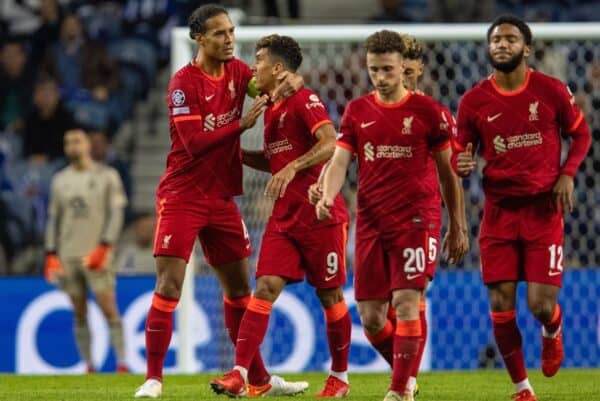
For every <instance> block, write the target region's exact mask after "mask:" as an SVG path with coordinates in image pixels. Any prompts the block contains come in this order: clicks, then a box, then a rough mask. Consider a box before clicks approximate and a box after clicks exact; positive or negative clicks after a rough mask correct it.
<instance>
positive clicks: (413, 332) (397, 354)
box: [390, 319, 421, 395]
mask: <svg viewBox="0 0 600 401" xmlns="http://www.w3.org/2000/svg"><path fill="white" fill-rule="evenodd" d="M420 341H421V321H420V319H417V320H398V321H397V322H396V334H395V335H394V367H393V371H392V385H391V386H390V390H393V391H395V392H397V393H399V394H401V395H403V394H404V393H405V391H406V384H407V383H408V378H409V377H410V374H411V371H412V369H411V368H412V366H413V364H414V363H415V359H416V358H417V355H418V353H419V342H420Z"/></svg>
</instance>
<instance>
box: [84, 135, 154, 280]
mask: <svg viewBox="0 0 600 401" xmlns="http://www.w3.org/2000/svg"><path fill="white" fill-rule="evenodd" d="M89 136H90V142H91V154H92V159H94V161H95V162H98V163H103V164H106V165H107V166H110V167H112V168H114V169H115V170H117V172H118V173H119V176H120V177H121V181H122V182H123V187H124V189H125V194H126V195H127V199H129V200H131V190H132V182H131V174H130V172H129V167H128V166H127V164H126V163H125V162H124V161H122V160H121V159H119V156H118V155H117V152H115V151H114V150H113V149H112V148H111V144H110V139H108V136H107V135H106V132H104V131H102V130H99V129H92V130H90V132H89ZM126 214H127V210H126ZM150 254H152V252H150ZM151 267H152V268H153V270H152V271H154V262H153V263H152V265H151Z"/></svg>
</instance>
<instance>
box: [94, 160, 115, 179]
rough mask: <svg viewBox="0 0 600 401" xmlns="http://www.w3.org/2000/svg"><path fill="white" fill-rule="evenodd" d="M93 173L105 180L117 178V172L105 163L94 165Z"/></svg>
mask: <svg viewBox="0 0 600 401" xmlns="http://www.w3.org/2000/svg"><path fill="white" fill-rule="evenodd" d="M94 170H95V173H96V174H97V175H98V176H100V177H104V178H106V179H114V178H115V177H119V172H118V171H117V169H115V168H114V167H112V166H109V165H108V164H105V163H96V164H95V165H94Z"/></svg>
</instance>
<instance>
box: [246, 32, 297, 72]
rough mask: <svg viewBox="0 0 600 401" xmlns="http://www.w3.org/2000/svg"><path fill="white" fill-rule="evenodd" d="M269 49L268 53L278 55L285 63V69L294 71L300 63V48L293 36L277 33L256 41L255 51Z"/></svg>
mask: <svg viewBox="0 0 600 401" xmlns="http://www.w3.org/2000/svg"><path fill="white" fill-rule="evenodd" d="M260 49H267V50H269V54H271V55H272V56H275V57H278V58H280V59H281V60H282V61H283V64H285V67H286V69H288V70H290V71H292V72H296V70H297V69H298V67H300V64H302V49H300V45H299V44H298V42H296V41H295V40H294V39H293V38H291V37H289V36H281V35H277V34H273V35H268V36H263V37H262V38H260V39H259V41H258V42H256V51H259V50H260Z"/></svg>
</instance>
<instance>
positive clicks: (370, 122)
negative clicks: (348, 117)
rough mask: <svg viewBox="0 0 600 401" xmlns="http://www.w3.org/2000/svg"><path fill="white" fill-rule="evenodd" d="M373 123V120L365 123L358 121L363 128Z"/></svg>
mask: <svg viewBox="0 0 600 401" xmlns="http://www.w3.org/2000/svg"><path fill="white" fill-rule="evenodd" d="M373 124H375V121H369V122H366V123H365V122H362V123H360V128H363V129H364V128H367V127H370V126H371V125H373Z"/></svg>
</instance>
